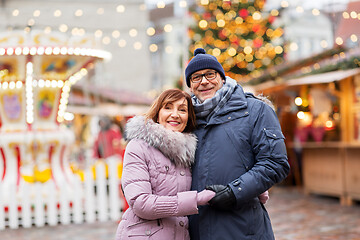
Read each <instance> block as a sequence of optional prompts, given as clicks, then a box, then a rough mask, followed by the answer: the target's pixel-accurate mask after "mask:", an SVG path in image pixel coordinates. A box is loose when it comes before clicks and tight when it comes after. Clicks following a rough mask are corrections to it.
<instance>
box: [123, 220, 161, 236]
mask: <svg viewBox="0 0 360 240" xmlns="http://www.w3.org/2000/svg"><path fill="white" fill-rule="evenodd" d="M127 228H128V229H127V230H128V237H141V236H149V237H150V236H153V235H154V234H155V233H157V232H159V231H160V230H161V229H163V224H162V221H161V220H160V219H157V220H141V221H139V222H137V223H134V224H131V225H128V226H127Z"/></svg>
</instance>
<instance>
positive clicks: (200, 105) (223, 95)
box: [192, 77, 237, 120]
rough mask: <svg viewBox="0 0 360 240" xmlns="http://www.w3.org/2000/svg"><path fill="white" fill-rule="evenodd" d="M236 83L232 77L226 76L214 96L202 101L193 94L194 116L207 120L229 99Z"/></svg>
mask: <svg viewBox="0 0 360 240" xmlns="http://www.w3.org/2000/svg"><path fill="white" fill-rule="evenodd" d="M236 85H237V82H236V81H235V80H234V79H232V78H229V77H226V82H225V84H224V85H223V86H222V88H220V89H219V90H217V91H216V93H215V96H214V97H212V98H209V99H206V100H205V101H204V102H200V100H199V99H198V98H197V97H196V96H195V95H194V96H192V103H193V105H194V109H195V115H196V117H198V118H206V119H207V120H209V119H210V118H211V116H213V115H214V114H215V113H217V112H218V111H219V110H220V109H221V108H222V107H223V106H224V105H225V104H226V102H227V101H228V100H229V99H230V97H231V95H232V93H233V92H234V90H235V86H236Z"/></svg>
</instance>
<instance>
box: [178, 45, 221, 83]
mask: <svg viewBox="0 0 360 240" xmlns="http://www.w3.org/2000/svg"><path fill="white" fill-rule="evenodd" d="M203 69H214V70H216V71H217V72H218V73H219V74H220V76H221V78H222V79H225V71H224V69H223V67H222V66H221V64H220V63H219V61H218V60H217V59H216V57H214V56H212V55H210V54H206V52H205V49H203V48H197V49H195V51H194V57H193V58H192V59H191V61H190V62H189V64H188V66H187V67H186V69H185V78H186V85H187V86H188V87H190V76H191V74H193V73H194V72H197V71H199V70H203Z"/></svg>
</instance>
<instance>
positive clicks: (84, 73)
mask: <svg viewBox="0 0 360 240" xmlns="http://www.w3.org/2000/svg"><path fill="white" fill-rule="evenodd" d="M80 73H81V75H82V76H85V75H86V74H88V71H87V70H86V68H82V69H81V70H80Z"/></svg>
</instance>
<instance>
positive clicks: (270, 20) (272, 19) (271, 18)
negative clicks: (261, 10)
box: [269, 16, 276, 24]
mask: <svg viewBox="0 0 360 240" xmlns="http://www.w3.org/2000/svg"><path fill="white" fill-rule="evenodd" d="M275 19H276V17H274V16H270V17H269V23H270V24H272V23H273V22H274V21H275Z"/></svg>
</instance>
